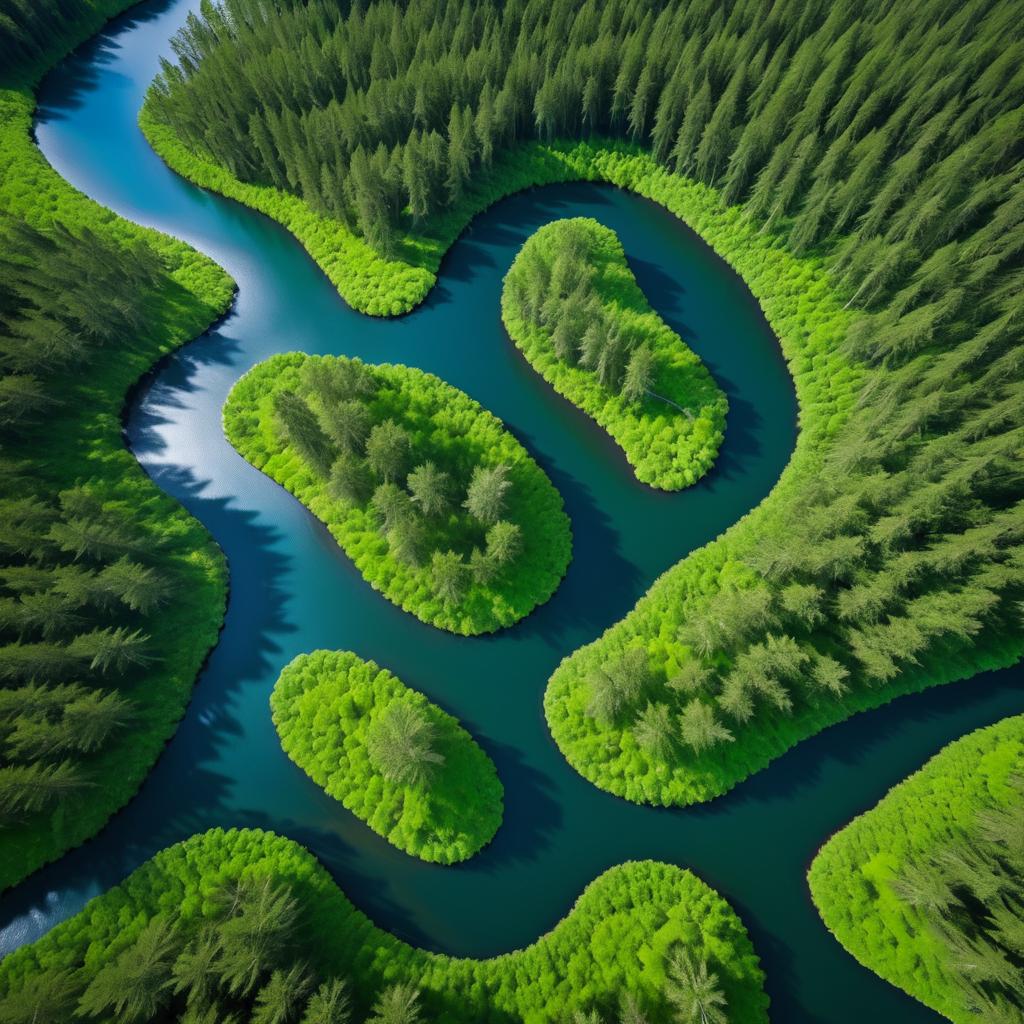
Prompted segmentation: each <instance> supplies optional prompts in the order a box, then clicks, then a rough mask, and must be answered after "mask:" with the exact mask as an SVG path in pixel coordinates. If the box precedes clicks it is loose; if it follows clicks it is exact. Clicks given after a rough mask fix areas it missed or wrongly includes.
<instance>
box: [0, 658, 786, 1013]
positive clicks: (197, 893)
mask: <svg viewBox="0 0 1024 1024" xmlns="http://www.w3.org/2000/svg"><path fill="white" fill-rule="evenodd" d="M364 664H365V663H364ZM378 678H379V675H378ZM406 692H408V691H406ZM311 713H312V709H311ZM154 922H156V923H154ZM154 938H155V939H157V940H159V941H156V942H155V941H154ZM166 950H170V952H167V951H166ZM684 963H685V964H688V965H689V966H690V968H692V977H691V976H690V974H688V973H687V971H686V970H685V969H683V968H682V967H681V965H682V964H684ZM143 965H144V966H145V969H141V968H142V967H143ZM97 978H103V979H104V982H107V981H108V980H113V979H119V981H120V982H121V984H120V985H119V986H118V988H117V989H113V988H112V989H111V995H114V994H115V993H116V995H117V997H119V998H128V994H129V993H131V997H132V998H133V999H141V998H143V997H144V996H145V995H146V993H148V998H153V997H154V996H155V998H157V999H158V1000H159V1001H161V1003H162V1005H163V1006H164V1014H165V1016H164V1017H163V1018H161V1019H160V1024H162V1022H163V1020H166V1019H170V1020H177V1019H178V1017H179V1016H180V1015H181V1014H183V1013H185V1012H186V1007H187V1008H188V1010H187V1012H189V1013H191V1014H193V1016H191V1017H182V1019H183V1020H187V1021H193V1022H201V1024H208V1022H213V1024H224V1022H225V1021H229V1022H230V1024H244V1022H246V1021H249V1020H257V1021H260V1022H263V1021H265V1020H267V1019H270V1020H273V1019H274V1018H273V1017H272V1016H270V1017H269V1018H268V1016H267V1015H268V1014H270V1013H271V1010H272V1008H277V1009H278V1011H279V1012H281V1011H283V1010H284V1009H285V1008H287V1007H288V1004H289V1003H290V1004H292V1005H291V1007H290V1008H289V1009H294V1011H295V1012H294V1015H293V1017H292V1018H286V1019H288V1020H289V1024H296V1022H300V1024H349V1022H356V1021H368V1020H370V1021H374V1022H375V1024H382V1022H385V1021H386V1022H387V1024H393V1022H406V1021H419V1022H422V1024H426V1022H429V1021H445V1022H447V1024H481V1022H483V1021H498V1020H500V1021H511V1020H529V1021H534V1022H536V1024H565V1022H567V1021H573V1020H574V1014H576V1013H580V1014H585V1016H583V1017H581V1018H576V1019H583V1020H586V1021H588V1022H589V1021H591V1020H594V1019H595V1018H594V1017H593V1014H595V1013H596V1014H598V1015H599V1016H598V1017H597V1018H596V1019H598V1020H606V1019H611V1020H615V1019H618V1020H620V1021H621V1022H622V1024H644V1022H646V1021H652V1022H654V1021H658V1022H660V1021H669V1020H675V1019H679V1020H687V1018H686V1017H683V1016H679V1017H677V1016H676V1013H675V1008H676V1007H684V1008H686V1007H687V1006H688V1005H691V1004H692V999H693V994H694V991H695V989H699V991H700V992H701V993H702V999H703V1001H704V1005H707V1006H716V1005H724V1006H725V1007H726V1008H727V1013H728V1020H729V1021H730V1024H765V1022H766V1021H767V1019H768V1014H767V1003H768V1000H767V997H766V996H765V994H764V991H763V989H762V984H763V975H762V973H761V970H760V967H759V965H758V960H757V957H756V956H755V954H754V952H753V949H752V947H751V944H750V940H749V938H748V936H747V933H746V931H745V929H744V928H743V925H742V923H741V922H740V920H739V918H738V917H737V916H736V915H735V913H734V912H733V911H732V910H731V909H730V908H729V906H728V904H727V903H726V902H725V901H724V900H723V899H722V898H721V897H720V896H718V895H716V894H715V893H714V892H713V891H712V890H711V889H709V888H708V887H707V886H706V885H705V884H704V883H703V882H701V881H700V880H699V879H697V878H695V877H694V876H693V875H692V874H690V873H689V872H688V871H684V870H682V869H681V868H678V867H674V866H670V865H668V864H658V863H655V862H652V861H640V862H635V863H630V864H626V865H623V866H621V867H616V868H612V869H611V870H610V871H608V872H606V873H605V874H603V875H602V876H601V877H599V878H598V879H597V880H596V881H594V882H592V883H591V884H590V885H589V886H588V887H587V888H586V890H585V891H584V892H583V893H582V894H581V896H580V898H579V899H578V900H577V902H576V904H575V906H574V907H573V909H572V910H571V911H570V912H569V913H568V915H567V916H566V917H565V919H564V920H563V921H561V922H560V923H559V924H558V925H556V926H555V928H553V929H552V930H551V931H550V932H548V933H547V934H546V935H544V936H543V937H542V938H540V939H538V940H537V941H536V942H535V943H533V944H532V945H530V946H528V947H526V948H525V949H522V950H519V951H517V952H514V953H509V954H507V955H505V956H500V957H494V958H491V959H487V960H473V959H458V958H455V957H448V956H442V955H438V954H436V953H427V952H424V951H422V950H418V949H415V948H413V947H411V946H408V945H406V944H405V943H403V942H400V941H399V940H398V939H396V938H395V937H394V936H392V935H389V934H388V933H387V932H384V931H381V930H380V929H378V928H376V927H375V926H374V925H373V924H372V923H371V922H370V921H369V920H368V919H367V918H366V917H365V916H364V915H363V914H362V913H360V912H359V911H358V910H356V909H355V908H354V907H353V906H352V904H351V903H349V901H348V900H347V899H346V898H345V896H344V895H343V894H342V892H341V891H340V890H339V889H338V887H337V886H336V885H335V883H334V882H333V881H332V880H331V879H330V877H329V876H328V875H327V873H326V872H325V871H324V870H323V869H322V868H321V867H320V866H319V865H318V864H317V863H316V861H315V860H314V859H313V858H312V856H311V855H310V854H309V853H307V852H306V851H305V850H303V849H302V848H301V847H299V846H297V845H296V844H295V843H293V842H291V841H289V840H287V839H283V838H280V837H278V836H274V835H271V834H269V833H266V832H256V831H247V830H246V831H235V830H232V831H223V830H220V829H216V830H213V831H211V832H207V833H205V834H203V835H199V836H195V837H193V838H192V839H189V840H188V841H187V842H185V843H182V844H179V845H177V846H173V847H171V848H170V849H168V850H164V851H163V852H162V853H160V854H158V855H157V856H156V857H155V858H153V860H151V861H149V862H148V863H146V864H144V865H143V866H142V867H141V868H139V869H138V870H137V871H136V872H135V873H134V874H132V875H131V876H130V877H129V878H128V879H126V880H125V882H123V883H122V884H121V885H119V886H116V887H114V888H113V889H111V890H110V891H109V892H107V893H105V894H104V895H102V896H100V897H98V898H96V899H94V900H92V901H91V902H90V903H89V904H88V905H87V906H86V908H85V909H84V910H83V911H82V912H81V913H80V914H78V915H77V916H75V917H73V918H72V919H71V920H69V921H66V922H64V923H63V924H60V925H58V926H57V927H56V928H54V929H53V930H52V931H51V932H50V933H49V934H47V935H46V936H45V937H44V938H43V939H41V940H40V941H38V942H36V943H34V944H33V945H30V946H26V947H23V948H22V949H20V950H18V951H17V952H15V953H13V954H12V955H11V956H9V957H7V958H6V959H5V960H4V961H3V963H2V964H0V1020H5V1021H6V1020H8V1019H10V1020H12V1021H17V1024H21V1020H24V1019H25V1018H24V1016H23V1017H22V1018H21V1019H20V1020H19V1018H18V1017H16V1016H15V1015H14V1013H13V1012H12V1011H13V1010H14V1009H18V1011H19V1012H21V1009H20V1008H24V1007H26V1006H31V1005H34V1004H38V1003H39V1002H40V1001H41V1000H44V999H45V1000H49V1002H48V1003H47V1005H51V1004H54V1003H56V1002H57V1001H58V1000H62V1002H61V1005H63V1006H67V1005H71V1006H74V1005H75V1004H76V1002H77V1000H78V999H79V997H80V995H81V993H82V991H84V990H87V989H88V988H90V987H91V986H97V982H96V979H97ZM168 979H169V980H170V985H167V981H168ZM346 982H347V983H348V984H346ZM349 986H350V991H351V993H352V1004H353V1006H352V1011H353V1012H352V1013H351V1015H350V1014H349V1012H348V999H347V998H346V989H347V988H348V987H349ZM97 987H99V986H97ZM94 990H95V989H94ZM44 993H46V994H44ZM715 993H720V998H716V996H715ZM686 1000H690V1003H687V1002H686ZM303 1002H304V1005H303V1006H301V1007H300V1006H299V1005H298V1004H300V1003H303ZM207 1007H210V1008H212V1010H213V1011H214V1012H212V1013H211V1014H210V1015H209V1016H204V1014H205V1013H206V1008H207ZM259 1014H262V1015H263V1016H258V1015H259ZM254 1015H257V1016H254ZM58 1019H60V1018H58ZM64 1019H73V1018H64ZM83 1019H84V1020H86V1021H89V1020H94V1019H96V1020H99V1019H104V1018H103V1017H100V1018H93V1017H86V1018H83ZM125 1019H127V1018H125ZM143 1019H146V1018H143ZM153 1024H157V1021H156V1020H154V1021H153Z"/></svg>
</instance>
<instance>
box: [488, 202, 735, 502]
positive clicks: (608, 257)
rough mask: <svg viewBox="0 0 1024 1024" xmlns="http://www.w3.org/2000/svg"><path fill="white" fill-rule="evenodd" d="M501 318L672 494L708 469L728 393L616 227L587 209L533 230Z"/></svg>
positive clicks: (542, 368) (642, 474)
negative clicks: (667, 317)
mask: <svg viewBox="0 0 1024 1024" xmlns="http://www.w3.org/2000/svg"><path fill="white" fill-rule="evenodd" d="M501 317H502V320H503V321H504V323H505V327H506V328H507V330H508V333H509V335H510V337H511V338H512V340H513V341H514V342H515V343H516V345H517V346H518V348H519V349H520V350H521V351H522V352H523V354H524V355H525V356H526V358H527V360H528V361H529V363H530V365H531V366H532V367H533V368H534V369H535V370H536V371H537V372H538V373H539V374H540V375H541V376H542V377H543V378H544V379H545V380H546V381H547V382H548V383H549V384H551V385H552V386H553V387H554V388H555V390H556V391H557V392H558V393H559V394H561V395H564V396H565V397H566V398H567V399H569V401H570V402H572V403H573V405H576V406H578V407H579V408H580V409H582V410H583V411H584V412H586V413H587V414H588V415H589V416H591V417H593V418H594V419H595V420H597V422H598V423H599V424H600V425H601V426H602V427H604V428H605V430H607V431H608V433H609V434H610V435H611V436H612V437H613V438H614V439H615V441H616V442H617V443H618V445H619V446H620V447H621V448H622V450H623V451H624V452H625V455H626V458H627V459H628V461H629V463H630V465H631V466H633V467H634V468H635V470H636V475H637V479H639V480H641V481H642V482H643V483H646V484H650V485H651V486H652V487H659V488H661V489H663V490H668V491H672V490H678V489H679V488H682V487H686V486H688V485H690V484H692V483H695V482H696V481H697V480H698V479H700V477H702V476H703V475H704V474H705V473H706V472H707V471H708V470H709V469H710V468H711V465H712V463H713V462H714V460H715V456H716V454H717V453H718V448H719V445H720V444H721V443H722V431H723V430H724V428H725V413H726V409H727V405H728V403H727V401H726V398H725V395H724V394H723V393H722V392H721V390H720V389H719V388H718V387H717V386H716V384H715V382H714V380H713V379H712V378H711V375H710V374H709V373H708V371H707V370H706V369H705V367H704V364H703V363H701V361H700V359H699V358H698V357H697V356H696V355H695V354H694V353H693V352H692V351H691V350H690V349H689V348H688V347H687V346H686V344H685V343H684V342H683V340H682V338H680V337H679V335H677V334H676V333H675V331H673V330H672V329H671V328H670V327H669V326H668V324H666V323H665V322H664V321H663V320H662V319H661V317H659V316H658V314H657V313H656V312H654V310H653V309H651V307H650V306H649V305H648V303H647V300H646V298H645V297H644V294H643V292H642V291H641V290H640V286H639V285H638V284H637V282H636V278H634V277H633V272H632V271H631V270H630V268H629V264H628V263H627V262H626V254H625V253H624V252H623V250H622V244H621V243H620V242H619V240H618V238H617V237H616V236H615V232H614V231H612V230H611V229H609V228H606V227H604V226H603V225H601V224H599V223H598V222H597V221H595V220H591V219H589V218H575V219H572V220H561V221H556V222H555V223H553V224H548V225H546V226H545V227H543V228H541V229H540V230H539V231H537V232H536V233H535V234H534V235H533V236H532V237H530V238H529V239H528V240H527V241H526V243H525V244H524V245H523V248H522V250H521V251H520V252H519V254H518V255H517V256H516V259H515V262H514V263H513V264H512V267H511V269H510V270H509V272H508V274H507V275H506V277H505V284H504V288H503V290H502V295H501Z"/></svg>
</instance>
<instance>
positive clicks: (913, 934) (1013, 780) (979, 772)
mask: <svg viewBox="0 0 1024 1024" xmlns="http://www.w3.org/2000/svg"><path fill="white" fill-rule="evenodd" d="M808 877H809V880H810V885H811V893H812V895H813V897H814V902H815V904H816V905H817V907H818V910H819V912H820V913H821V916H822V918H823V919H824V921H825V924H826V925H827V926H828V928H829V930H830V931H832V932H833V933H834V934H835V936H836V938H838V939H839V941H840V942H841V943H842V944H843V946H845V947H846V949H848V950H849V951H850V952H851V953H852V954H853V955H854V956H855V957H856V958H857V959H858V960H859V961H860V962H861V963H862V964H864V965H865V966H867V967H869V968H871V970H873V971H875V972H877V973H878V974H880V975H881V976H882V977H883V978H885V979H886V980H887V981H890V982H892V983H893V984H894V985H897V986H899V987H900V988H902V989H904V990H905V991H907V992H909V993H910V994H911V995H913V996H915V997H916V998H917V999H920V1000H921V1001H922V1002H924V1003H927V1004H928V1005H929V1006H931V1007H933V1008H934V1009H936V1010H938V1011H939V1012H940V1013H942V1014H945V1016H947V1017H949V1018H950V1020H953V1021H956V1022H957V1024H970V1022H973V1021H1014V1020H1019V1019H1020V1017H1021V1013H1022V1012H1024V972H1022V968H1021V960H1022V957H1024V925H1022V921H1024V717H1016V718H1007V719H1004V720H1003V721H1002V722H999V723H997V724H996V725H993V726H989V727H988V728H986V729H979V730H978V731H977V732H973V733H971V734H970V735H968V736H965V737H964V738H963V739H960V740H957V741H956V742H955V743H951V744H950V745H949V746H948V747H946V748H945V749H943V750H942V751H940V752H939V753H938V754H936V755H935V757H933V758H932V759H931V760H930V761H929V762H928V763H927V764H926V765H925V766H924V767H923V768H922V769H921V770H920V771H919V772H916V773H915V774H914V775H912V776H911V777H910V778H909V779H907V780H906V781H904V782H901V783H900V784H899V785H898V786H896V787H895V788H894V789H893V790H891V791H890V792H889V794H888V795H887V796H886V797H885V798H884V799H883V800H882V801H881V802H880V803H878V804H877V805H876V806H875V807H873V808H872V809H871V810H870V811H867V812H865V813H864V814H862V815H861V816H860V817H859V818H856V819H854V821H853V822H851V823H850V824H849V825H847V826H846V828H844V829H843V830H842V831H841V832H839V833H837V834H836V835H835V836H833V837H832V838H831V839H830V840H829V841H828V842H827V843H826V844H825V846H824V847H823V848H822V850H821V851H820V852H819V854H818V856H817V857H816V858H815V860H814V863H813V864H812V865H811V870H810V874H809V876H808Z"/></svg>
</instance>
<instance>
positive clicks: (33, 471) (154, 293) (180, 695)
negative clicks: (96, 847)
mask: <svg viewBox="0 0 1024 1024" xmlns="http://www.w3.org/2000/svg"><path fill="white" fill-rule="evenodd" d="M13 6H14V8H16V9H12V7H11V5H10V4H4V5H3V7H2V8H0V53H2V54H3V58H2V65H3V69H4V70H3V73H2V82H0V85H2V86H3V88H2V90H0V239H2V243H0V444H2V446H3V457H2V460H0V478H2V481H3V483H2V488H0V491H2V494H0V888H3V887H7V886H9V885H11V884H13V883H15V882H17V881H18V880H20V879H21V878H22V877H24V876H25V875H26V874H28V873H29V872H30V871H32V870H34V869H35V868H37V867H39V866H40V865H41V864H42V863H44V862H45V861H47V860H50V859H53V858H54V857H56V856H58V855H60V854H61V853H63V852H64V851H65V850H66V849H68V848H69V847H71V846H74V845H76V844H78V843H80V842H81V841H82V840H84V839H85V838H87V837H88V836H90V835H91V834H93V833H94V832H95V831H96V830H97V829H99V827H100V826H101V825H102V824H103V823H104V822H105V821H106V819H107V818H108V817H109V816H110V815H111V814H112V813H113V812H114V811H115V810H116V809H117V808H119V807H120V806H122V805H123V804H124V803H125V802H126V801H127V800H128V799H129V798H130V797H131V796H132V795H133V794H134V792H135V790H136V789H137V787H138V786H139V784H140V783H141V782H142V779H143V778H144V777H145V775H146V773H147V772H148V770H149V768H150V767H151V766H152V764H153V762H154V760H155V759H156V757H157V755H158V753H159V751H160V750H161V749H162V747H163V744H164V742H165V741H166V740H167V738H168V737H169V735H170V734H171V732H172V731H173V729H174V727H175V725H176V723H177V720H178V719H179V718H180V716H181V714H182V712H183V710H184V707H185V704H186V702H187V699H188V696H189V694H190V693H191V689H192V685H193V683H194V680H195V675H196V672H197V671H198V669H199V666H200V665H201V663H202V661H203V658H204V657H205V654H206V652H207V650H208V649H209V647H210V646H211V645H212V644H213V642H214V640H215V638H216V635H217V629H218V627H219V624H220V621H221V616H222V614H223V606H224V596H225V590H226V580H225V572H224V565H223V560H222V558H221V556H220V553H219V552H218V551H217V550H216V548H215V547H214V546H213V545H212V544H211V543H210V541H209V537H208V535H207V534H206V532H205V530H204V529H203V528H202V527H201V526H200V525H199V524H198V523H197V522H196V521H195V520H194V519H192V518H191V517H189V516H188V515H186V514H185V513H184V512H183V511H182V510H181V509H180V508H179V507H178V506H177V505H176V504H175V503H174V502H172V501H170V500H169V499H167V498H166V497H165V496H164V495H163V494H162V493H161V492H160V491H158V490H157V489H156V488H155V487H154V486H153V485H152V484H151V483H150V482H149V481H148V480H147V478H146V477H145V476H144V475H143V473H142V472H141V470H140V469H139V466H138V464H137V462H136V461H135V459H134V458H132V457H131V456H130V455H129V454H128V453H127V452H126V451H125V450H124V446H123V442H122V439H121V425H120V415H119V414H120V408H121V405H122V402H123V400H124V396H125V394H126V392H127V391H128V389H129V388H130V387H131V385H132V384H133V383H134V382H135V380H136V378H137V377H138V376H139V375H141V374H142V373H143V372H144V371H145V370H146V369H147V368H148V367H149V366H150V365H151V364H152V363H153V362H154V361H155V360H156V359H158V358H159V357H160V356H161V355H163V354H164V353H166V352H167V351H168V350H170V349H171V348H173V347H176V346H177V345H180V344H181V343H182V342H183V341H185V340H188V339H190V338H191V337H193V336H194V335H195V334H197V333H198V332H199V331H201V330H202V329H203V328H204V327H205V326H206V325H207V324H208V323H209V322H210V321H211V320H212V319H213V318H214V317H215V315H216V314H217V313H218V312H219V311H220V310H222V309H223V308H224V307H225V306H226V304H227V302H228V300H229V298H230V293H231V286H230V282H229V281H228V279H227V277H226V275H224V274H223V273H222V272H221V271H220V270H219V269H218V268H217V267H215V266H214V264H213V263H212V262H211V261H209V260H208V259H206V258H205V257H202V256H199V255H198V254H197V253H194V252H192V251H191V250H188V249H187V248H186V247H185V246H183V245H182V244H181V243H178V242H172V241H171V240H169V239H164V238H158V237H157V236H156V235H154V234H153V233H151V232H147V231H143V230H142V229H139V228H135V227H134V226H132V225H129V224H127V223H126V222H123V221H117V220H116V219H114V218H111V217H110V216H109V215H108V214H106V213H105V212H104V211H102V210H101V209H100V208H99V207H98V206H95V205H94V204H92V203H90V202H89V201H88V200H86V199H85V198H84V197H82V196H81V195H79V194H78V193H76V192H74V191H73V190H72V189H71V188H70V186H68V185H67V184H66V183H65V182H64V181H63V180H61V179H60V178H59V177H58V176H57V175H56V174H55V173H54V172H53V171H52V170H51V169H50V168H49V166H48V165H47V164H46V163H45V161H44V160H43V159H42V157H41V155H40V154H39V153H38V151H37V150H36V148H35V147H34V146H33V145H32V143H31V140H30V137H29V134H28V126H29V117H30V113H31V110H32V105H33V101H32V96H31V91H30V85H31V82H32V79H33V76H34V74H36V73H37V68H38V64H39V61H40V59H41V58H43V57H45V55H46V52H47V51H46V46H47V45H49V46H51V47H52V46H57V47H59V46H60V45H61V40H62V39H63V38H64V37H63V36H62V34H61V33H59V32H58V33H55V32H54V31H53V30H52V25H51V24H50V22H49V21H48V20H47V19H48V18H62V19H66V23H65V22H62V24H64V26H65V27H66V29H67V31H68V33H69V38H70V37H71V35H73V32H74V29H75V26H78V28H79V30H81V29H82V28H84V29H85V30H87V31H91V30H92V29H94V28H95V26H96V24H97V23H98V21H97V18H98V17H100V18H101V16H102V13H103V12H102V11H101V10H100V9H98V8H94V7H93V6H92V5H87V4H82V3H70V2H63V3H60V4H56V3H54V4H37V5H32V7H31V9H30V8H29V6H28V5H20V4H15V5H13ZM12 18H13V19H14V21H15V22H16V25H17V28H18V31H17V32H13V31H11V30H10V28H9V26H10V24H11V19H12ZM65 45H66V44H65ZM50 52H53V51H50ZM56 52H58V53H59V50H58V51H56Z"/></svg>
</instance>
